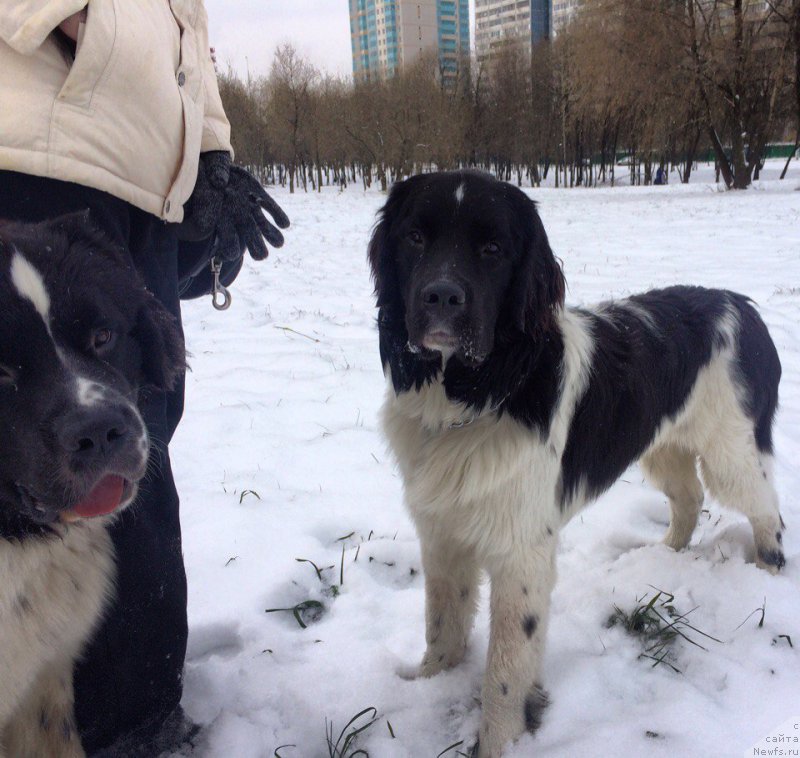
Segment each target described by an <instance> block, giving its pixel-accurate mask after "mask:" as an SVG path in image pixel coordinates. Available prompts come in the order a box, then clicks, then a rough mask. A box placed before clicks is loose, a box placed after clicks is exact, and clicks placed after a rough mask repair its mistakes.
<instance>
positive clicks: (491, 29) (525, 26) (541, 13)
mask: <svg viewBox="0 0 800 758" xmlns="http://www.w3.org/2000/svg"><path fill="white" fill-rule="evenodd" d="M551 2H552V0H475V52H476V54H477V56H478V60H482V59H484V58H488V57H489V56H491V54H492V53H493V52H494V51H495V50H497V48H498V47H501V46H502V45H504V44H507V43H509V42H516V43H519V44H522V45H524V46H525V49H526V50H527V51H528V52H530V49H531V47H532V46H533V45H534V44H536V43H537V42H539V41H541V40H543V39H547V38H549V37H550V32H551V28H550V23H551V22H550V9H551Z"/></svg>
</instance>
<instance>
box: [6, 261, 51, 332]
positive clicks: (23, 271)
mask: <svg viewBox="0 0 800 758" xmlns="http://www.w3.org/2000/svg"><path fill="white" fill-rule="evenodd" d="M11 281H12V282H13V284H14V286H15V287H16V288H17V292H19V294H20V296H21V297H24V298H25V299H26V300H30V301H31V303H32V304H33V307H34V308H36V312H37V313H38V314H39V315H40V316H41V317H42V320H43V321H44V323H45V326H47V330H48V331H50V296H49V295H48V294H47V289H46V288H45V286H44V279H42V275H41V274H40V273H39V272H38V271H37V270H36V269H35V268H34V267H33V265H32V264H31V263H30V262H29V261H28V260H27V259H26V258H24V257H23V256H22V255H20V254H19V253H14V257H13V258H12V259H11Z"/></svg>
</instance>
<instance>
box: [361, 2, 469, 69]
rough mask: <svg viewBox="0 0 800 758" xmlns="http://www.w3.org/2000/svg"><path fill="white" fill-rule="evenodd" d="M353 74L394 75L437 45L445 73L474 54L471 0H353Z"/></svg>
mask: <svg viewBox="0 0 800 758" xmlns="http://www.w3.org/2000/svg"><path fill="white" fill-rule="evenodd" d="M349 2H350V43H351V46H352V50H353V77H354V78H355V80H356V81H358V82H363V81H370V80H372V79H376V78H384V77H387V76H393V75H394V74H395V73H397V71H399V70H400V69H401V68H402V67H403V66H404V65H407V64H409V63H411V62H412V61H413V60H414V59H415V58H417V57H418V56H419V55H420V54H421V53H423V52H426V51H428V50H435V51H437V53H438V55H439V65H440V69H441V71H442V74H443V76H444V78H445V79H447V78H449V77H452V76H454V75H455V73H456V71H457V70H458V62H459V59H460V58H461V57H462V56H468V55H469V1H468V0H349Z"/></svg>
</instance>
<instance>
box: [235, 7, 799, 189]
mask: <svg viewBox="0 0 800 758" xmlns="http://www.w3.org/2000/svg"><path fill="white" fill-rule="evenodd" d="M437 66H438V63H437V60H436V57H435V56H433V55H431V56H427V57H426V56H423V57H421V58H419V59H418V60H417V61H416V62H415V63H414V64H413V65H410V66H406V67H405V69H404V70H403V71H402V72H401V73H400V74H398V75H397V76H395V77H393V78H391V79H388V80H385V81H375V82H369V83H364V84H358V85H354V84H353V83H351V82H349V81H345V80H342V79H340V78H335V77H332V76H330V75H328V74H326V73H324V72H320V71H319V70H317V69H316V68H315V67H314V66H313V65H311V64H310V63H309V62H308V61H306V60H304V59H303V58H301V57H300V56H299V55H298V53H297V52H296V51H295V49H294V48H293V47H292V46H291V45H284V46H281V47H279V48H278V50H277V51H276V53H275V58H274V62H273V65H272V69H271V71H270V73H269V75H268V76H266V77H262V78H257V79H253V78H250V77H247V78H246V79H242V78H240V77H239V76H238V75H237V74H236V73H235V72H232V71H229V72H228V73H227V74H222V75H221V76H220V89H221V93H222V97H223V101H224V103H225V107H226V111H227V113H228V116H229V118H230V120H231V122H232V125H233V138H234V148H235V150H236V154H237V160H238V161H239V162H241V163H244V164H247V165H249V166H250V167H252V168H253V169H255V170H257V171H259V172H260V173H261V175H262V178H263V179H264V180H265V181H270V182H276V183H280V184H282V185H285V184H288V185H289V187H290V189H291V191H294V190H295V188H296V187H298V186H300V187H302V188H303V189H304V190H308V189H309V188H311V189H319V188H321V187H322V186H323V185H330V184H337V185H339V186H346V185H347V184H350V183H357V182H358V183H362V184H363V185H364V186H369V185H371V184H372V183H373V182H378V183H379V184H380V186H381V187H382V188H383V189H386V188H387V186H388V185H389V184H390V183H391V182H392V181H394V180H396V179H397V178H402V177H404V176H407V175H409V174H411V173H414V172H415V171H419V170H423V169H427V168H431V167H436V168H440V169H450V168H458V167H465V166H471V167H477V168H482V169H485V170H489V171H492V172H494V173H495V174H497V175H498V176H500V177H502V178H504V179H507V180H516V181H517V182H519V183H522V182H523V181H524V180H527V181H530V182H531V183H533V184H535V185H538V184H539V183H540V182H541V181H542V180H543V179H545V178H547V176H548V174H549V173H550V172H553V174H554V181H555V184H556V186H570V187H571V186H595V185H597V184H599V183H610V184H613V183H615V181H619V177H618V176H617V175H616V174H617V171H618V168H619V165H620V164H621V163H622V164H624V165H625V166H626V167H627V168H628V171H627V172H626V176H625V180H627V181H630V182H631V183H637V184H639V183H644V184H649V183H651V182H652V181H653V180H654V177H655V175H656V171H657V169H658V168H659V167H661V168H662V169H663V170H669V169H675V170H676V171H677V173H678V176H679V177H680V180H681V181H683V182H688V181H689V179H690V177H691V173H692V167H693V165H694V164H695V162H696V161H697V160H698V159H699V158H700V157H701V156H706V155H709V154H711V155H713V158H714V161H715V163H716V167H717V172H718V177H719V178H720V179H721V180H723V181H724V182H725V184H726V185H727V186H728V187H730V188H739V189H741V188H745V187H747V186H749V185H750V183H751V182H752V180H753V179H757V178H758V171H759V167H760V166H761V165H762V162H763V158H764V152H765V148H766V146H767V144H768V143H769V142H774V141H789V142H793V143H794V146H795V149H796V148H797V146H798V143H799V142H800V0H758V1H756V0H586V2H585V4H584V5H583V7H582V9H581V11H580V13H579V14H578V16H577V18H576V19H575V20H574V21H573V22H572V23H571V24H570V25H569V26H568V27H567V28H566V29H565V30H564V31H563V32H561V33H560V34H559V35H558V36H557V37H556V39H555V40H553V41H552V42H550V41H546V42H543V43H540V44H539V45H537V46H535V47H534V49H533V51H532V52H529V51H528V50H527V49H526V48H525V47H524V46H522V45H519V44H515V43H514V42H513V41H508V42H507V44H504V45H502V46H501V47H500V49H499V50H498V51H497V52H496V54H495V55H493V56H492V58H491V59H490V60H489V61H483V62H476V61H474V60H473V61H468V60H465V61H463V63H462V65H461V66H460V69H459V72H458V76H457V78H456V80H455V82H454V83H452V82H450V83H448V84H447V85H445V84H444V83H443V77H441V76H440V75H439V74H440V72H438V71H437ZM786 168H788V160H787V163H786V167H785V168H784V172H783V175H784V176H785V173H786ZM781 178H783V176H782V177H781Z"/></svg>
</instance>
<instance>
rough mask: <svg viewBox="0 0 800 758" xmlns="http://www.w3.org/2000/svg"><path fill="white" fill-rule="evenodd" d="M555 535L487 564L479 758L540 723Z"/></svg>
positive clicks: (491, 756) (495, 754) (495, 756)
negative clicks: (487, 620) (488, 610)
mask: <svg viewBox="0 0 800 758" xmlns="http://www.w3.org/2000/svg"><path fill="white" fill-rule="evenodd" d="M555 549H556V540H555V538H554V537H551V538H549V539H547V540H546V541H544V542H542V543H540V544H538V545H536V546H535V547H532V548H531V549H530V551H528V552H526V553H525V554H523V555H519V556H511V557H510V558H509V559H508V560H506V561H504V562H503V564H502V565H499V566H496V567H490V572H489V573H490V577H491V582H492V590H491V634H490V639H489V654H488V658H487V661H486V674H485V677H484V682H483V698H482V699H483V718H482V720H481V729H480V747H479V751H478V756H479V758H500V756H501V755H502V751H503V747H504V746H505V745H506V743H508V742H509V741H510V740H513V739H516V738H517V737H519V736H520V735H521V734H522V733H523V732H524V731H525V730H528V731H531V732H533V731H534V730H535V729H536V728H537V727H538V725H539V720H540V717H541V711H542V708H543V707H544V705H545V704H546V695H545V694H544V691H543V690H542V689H541V687H540V686H539V684H538V676H539V672H540V666H541V659H542V653H543V650H544V640H545V634H546V630H547V617H548V613H549V609H550V593H551V591H552V589H553V584H554V583H555Z"/></svg>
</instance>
